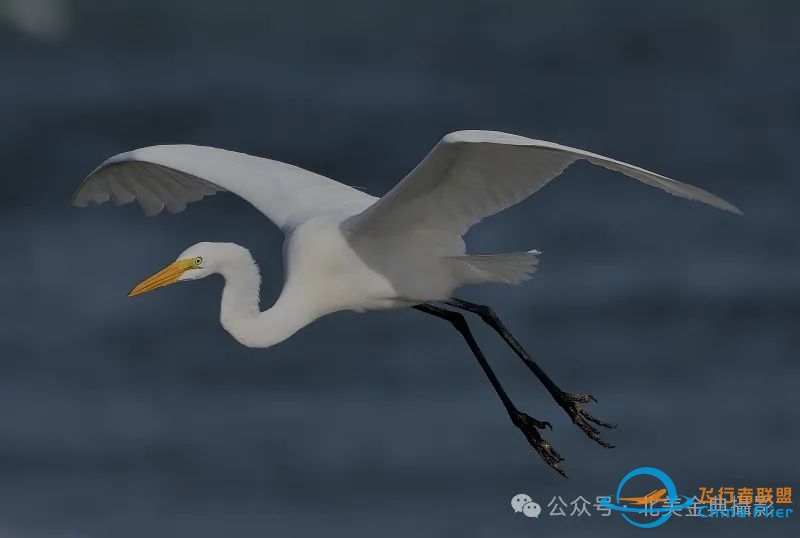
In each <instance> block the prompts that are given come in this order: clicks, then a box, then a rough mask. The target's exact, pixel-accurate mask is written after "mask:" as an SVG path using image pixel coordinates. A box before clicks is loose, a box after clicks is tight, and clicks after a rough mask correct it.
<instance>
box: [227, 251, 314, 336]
mask: <svg viewBox="0 0 800 538" xmlns="http://www.w3.org/2000/svg"><path fill="white" fill-rule="evenodd" d="M220 273H221V274H222V277H223V278H224V279H225V287H224V288H223V290H222V304H221V307H220V323H222V326H223V327H224V328H225V330H226V331H228V332H229V333H230V334H231V335H232V336H233V337H234V338H236V340H238V341H239V342H240V343H241V344H243V345H245V346H248V347H270V346H273V345H275V344H278V343H280V342H282V341H284V340H286V339H287V338H289V337H290V336H291V335H293V334H294V333H295V332H297V331H298V330H299V329H301V328H302V327H303V326H305V325H307V324H308V323H310V322H311V321H313V317H312V316H310V315H309V314H308V313H307V311H306V309H305V308H304V307H303V304H302V303H301V302H299V301H297V300H296V299H295V298H294V297H293V296H292V295H291V294H289V293H287V290H286V288H285V287H284V291H283V292H282V293H281V296H280V297H279V298H278V300H277V301H276V302H275V304H274V305H273V306H272V308H269V309H268V310H265V311H264V312H261V311H260V310H259V290H260V288H261V276H260V274H259V271H258V266H257V265H256V262H255V261H254V260H253V258H252V256H250V254H249V253H247V254H246V255H243V256H242V257H241V258H239V259H236V260H234V261H232V262H230V263H229V264H227V265H226V267H224V268H223V269H221V270H220Z"/></svg>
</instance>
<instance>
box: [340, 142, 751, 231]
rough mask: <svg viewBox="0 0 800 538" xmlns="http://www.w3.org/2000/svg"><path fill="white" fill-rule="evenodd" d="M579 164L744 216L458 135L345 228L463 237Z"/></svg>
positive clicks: (528, 149)
mask: <svg viewBox="0 0 800 538" xmlns="http://www.w3.org/2000/svg"><path fill="white" fill-rule="evenodd" d="M579 159H585V160H587V161H589V162H590V163H593V164H596V165H598V166H602V167H604V168H608V169H609V170H614V171H617V172H621V173H623V174H625V175H626V176H628V177H631V178H634V179H637V180H639V181H641V182H643V183H645V184H647V185H651V186H653V187H658V188H660V189H662V190H665V191H667V192H669V193H671V194H674V195H676V196H681V197H683V198H688V199H690V200H698V201H700V202H703V203H706V204H709V205H712V206H715V207H717V208H720V209H724V210H726V211H732V212H734V213H740V211H739V210H738V209H737V208H736V207H735V206H734V205H732V204H731V203H729V202H727V201H725V200H723V199H722V198H719V197H718V196H716V195H714V194H711V193H710V192H707V191H704V190H702V189H699V188H697V187H693V186H692V185H687V184H685V183H680V182H678V181H675V180H672V179H669V178H667V177H665V176H662V175H659V174H655V173H653V172H650V171H648V170H645V169H643V168H640V167H638V166H633V165H630V164H627V163H624V162H622V161H617V160H614V159H610V158H608V157H605V156H603V155H598V154H596V153H590V152H588V151H584V150H581V149H577V148H571V147H568V146H562V145H560V144H555V143H553V142H546V141H543V140H533V139H530V138H525V137H522V136H517V135H512V134H507V133H499V132H495V131H459V132H455V133H450V134H448V135H447V136H445V137H444V138H443V139H442V140H441V141H440V142H439V143H438V144H437V145H436V147H434V148H433V150H432V151H431V152H430V153H429V154H428V156H427V157H425V159H424V160H423V161H422V162H420V163H419V164H418V165H417V167H416V168H414V170H412V171H411V173H409V174H408V175H407V176H406V177H405V178H404V179H403V180H402V181H401V182H400V183H398V184H397V185H396V186H395V187H394V188H393V189H392V190H390V191H389V192H388V193H387V194H386V195H385V196H383V197H382V198H381V199H380V200H379V201H378V202H376V203H375V204H374V205H372V206H371V207H369V208H368V209H367V210H366V211H364V212H363V213H362V214H360V215H356V216H355V217H352V218H351V219H349V220H348V222H347V226H348V229H349V231H350V233H351V234H359V233H363V234H368V235H377V234H394V233H404V232H407V231H409V230H424V231H426V232H427V233H433V234H456V233H457V234H460V235H463V234H464V233H465V232H466V231H467V230H468V229H469V228H470V227H471V226H473V225H474V224H476V223H478V222H480V221H481V220H483V219H484V218H486V217H488V216H489V215H493V214H494V213H497V212H499V211H502V210H504V209H506V208H508V207H510V206H512V205H514V204H516V203H518V202H520V201H522V200H523V199H525V198H527V197H528V196H530V195H532V194H533V193H535V192H536V191H537V190H539V189H540V188H542V187H543V186H544V185H546V184H547V183H548V182H549V181H550V180H552V179H553V178H555V177H557V176H558V175H560V174H561V173H562V172H563V171H564V170H566V168H567V167H568V166H569V165H570V164H572V163H573V162H575V161H577V160H579Z"/></svg>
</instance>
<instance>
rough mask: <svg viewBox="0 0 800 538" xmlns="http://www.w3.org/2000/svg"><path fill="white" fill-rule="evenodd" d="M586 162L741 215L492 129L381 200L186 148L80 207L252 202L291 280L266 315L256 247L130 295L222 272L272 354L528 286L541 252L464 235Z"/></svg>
mask: <svg viewBox="0 0 800 538" xmlns="http://www.w3.org/2000/svg"><path fill="white" fill-rule="evenodd" d="M579 159H583V160H587V161H589V162H591V163H593V164H596V165H599V166H602V167H605V168H608V169H611V170H615V171H618V172H622V173H623V174H625V175H627V176H629V177H632V178H634V179H637V180H639V181H641V182H643V183H646V184H648V185H651V186H654V187H658V188H660V189H663V190H665V191H667V192H669V193H671V194H674V195H676V196H681V197H683V198H688V199H690V200H698V201H700V202H704V203H706V204H709V205H712V206H715V207H718V208H720V209H724V210H727V211H732V212H734V213H739V210H738V209H737V208H736V207H735V206H733V205H732V204H730V203H728V202H726V201H725V200H723V199H721V198H719V197H717V196H715V195H713V194H711V193H709V192H706V191H704V190H702V189H699V188H697V187H693V186H691V185H687V184H685V183H680V182H678V181H674V180H672V179H669V178H666V177H664V176H661V175H658V174H655V173H653V172H649V171H647V170H644V169H642V168H639V167H636V166H633V165H630V164H626V163H623V162H620V161H616V160H613V159H609V158H608V157H604V156H602V155H597V154H594V153H589V152H586V151H583V150H580V149H575V148H570V147H567V146H562V145H559V144H555V143H552V142H545V141H541V140H532V139H529V138H525V137H522V136H517V135H511V134H506V133H499V132H492V131H460V132H456V133H451V134H448V135H447V136H445V137H444V138H443V139H442V140H441V141H440V142H439V143H438V144H437V145H436V147H434V149H433V150H432V151H431V152H430V154H428V156H427V157H426V158H425V159H424V160H423V161H422V162H421V163H420V164H419V165H417V167H416V168H415V169H414V170H413V171H411V173H409V174H408V175H407V176H406V177H405V178H404V179H403V180H402V181H401V182H400V183H398V184H397V185H396V186H395V187H394V188H393V189H392V190H390V191H389V192H388V193H387V194H386V195H385V196H383V197H382V198H380V199H378V198H375V197H373V196H370V195H368V194H366V193H364V192H362V191H359V190H356V189H354V188H351V187H348V186H346V185H344V184H342V183H339V182H336V181H333V180H331V179H328V178H326V177H323V176H320V175H318V174H314V173H312V172H309V171H307V170H303V169H301V168H298V167H296V166H292V165H289V164H285V163H281V162H277V161H273V160H269V159H263V158H259V157H253V156H250V155H244V154H241V153H236V152H232V151H226V150H221V149H215V148H207V147H198V146H186V145H180V146H153V147H148V148H142V149H137V150H134V151H131V152H128V153H123V154H120V155H117V156H115V157H112V158H110V159H108V160H107V161H106V162H104V163H103V164H102V165H100V167H98V168H97V169H96V170H95V171H94V172H92V173H91V174H90V175H89V177H87V178H86V180H85V181H84V182H83V183H82V184H81V186H80V187H79V188H78V190H77V192H76V193H75V196H74V200H73V201H74V203H75V204H76V205H79V206H84V205H87V204H88V203H90V202H95V203H103V202H105V201H107V200H111V201H113V202H114V203H116V204H126V203H129V202H132V201H134V200H137V201H138V202H139V204H140V205H141V206H142V209H143V210H144V212H145V213H146V214H147V215H155V214H158V213H160V212H161V211H162V210H163V209H165V208H166V209H167V211H170V212H173V213H174V212H178V211H182V210H183V209H184V208H185V207H186V204H188V203H190V202H194V201H197V200H200V199H201V198H203V197H204V196H206V195H210V194H214V193H215V192H220V191H230V192H233V193H234V194H237V195H239V196H241V197H242V198H244V199H245V200H247V201H248V202H250V203H251V204H252V205H253V206H255V207H256V208H257V209H258V210H259V211H261V212H262V213H263V214H264V215H265V216H266V217H267V218H269V219H270V220H271V221H272V222H273V223H275V224H276V225H277V226H278V227H280V228H281V230H283V231H284V233H285V234H286V249H285V264H286V281H285V285H284V288H283V291H282V293H281V295H280V297H279V299H278V300H277V302H276V303H275V305H274V306H273V307H272V308H270V309H268V310H267V311H265V312H260V311H259V305H258V288H259V285H260V280H259V277H258V269H257V267H256V266H255V263H254V262H253V260H252V257H251V256H250V254H249V253H248V252H247V250H246V249H244V248H242V247H238V246H236V245H232V244H221V243H200V244H198V245H195V246H193V247H191V248H189V249H188V250H186V251H185V252H183V253H182V254H181V255H180V256H179V257H178V259H177V260H176V262H174V263H173V264H172V265H170V266H169V267H168V268H167V269H165V270H164V271H162V272H160V273H158V274H157V275H154V276H153V277H151V278H150V279H148V280H147V281H145V282H143V283H142V285H140V286H137V288H135V289H134V290H133V291H132V294H138V293H142V292H144V291H149V290H150V289H154V288H156V287H160V286H163V285H166V284H170V283H172V282H175V281H178V280H192V279H195V278H202V277H204V276H207V275H209V274H212V273H220V274H222V275H223V277H224V278H225V282H226V283H225V288H224V291H223V299H222V312H221V321H222V324H223V326H224V327H225V328H226V329H227V330H228V331H229V332H231V334H233V335H234V336H235V337H236V338H237V339H238V340H239V341H240V342H242V343H243V344H245V345H249V346H258V347H267V346H270V345H273V344H275V343H277V342H280V341H282V340H284V339H286V338H288V337H289V336H290V335H291V334H293V333H294V332H295V331H297V330H298V329H300V328H302V327H303V326H305V325H306V324H308V323H310V322H312V321H313V320H315V319H317V318H318V317H320V316H322V315H325V314H328V313H331V312H335V311H337V310H347V309H349V310H358V311H362V310H369V309H378V308H395V307H402V306H411V305H415V304H420V303H425V302H428V301H437V300H446V299H448V298H450V297H451V295H452V293H453V290H455V289H456V288H457V287H459V286H461V285H464V284H478V283H482V282H505V283H517V282H521V281H523V280H525V279H527V278H528V277H529V276H530V274H531V273H532V272H533V270H534V269H535V265H536V262H537V256H536V255H537V253H536V252H535V251H531V252H520V253H511V254H500V255H483V256H475V255H467V254H466V250H465V245H464V241H463V239H462V235H463V234H464V233H465V232H466V231H467V230H468V229H469V228H470V227H471V226H473V225H474V224H476V223H478V222H480V221H481V220H482V219H484V218H485V217H487V216H489V215H492V214H494V213H497V212H499V211H502V210H503V209H506V208H508V207H509V206H511V205H514V204H516V203H518V202H520V201H522V200H523V199H525V198H526V197H528V196H530V195H531V194H533V193H534V192H536V191H537V190H538V189H540V188H541V187H542V186H544V185H545V184H547V183H548V182H549V181H550V180H551V179H553V178H554V177H556V176H558V175H559V174H561V172H563V171H564V170H565V169H566V168H567V167H568V166H569V165H570V164H572V163H573V162H575V161H576V160H579ZM198 260H199V262H198V263H195V262H197V261H198ZM165 271H166V273H165Z"/></svg>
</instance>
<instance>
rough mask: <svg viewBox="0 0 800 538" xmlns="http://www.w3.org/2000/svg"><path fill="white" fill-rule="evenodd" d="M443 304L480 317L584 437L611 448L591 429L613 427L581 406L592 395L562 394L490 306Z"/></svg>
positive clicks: (589, 399) (460, 303) (465, 303)
mask: <svg viewBox="0 0 800 538" xmlns="http://www.w3.org/2000/svg"><path fill="white" fill-rule="evenodd" d="M445 304H448V305H450V306H454V307H456V308H461V309H462V310H466V311H467V312H471V313H473V314H477V315H478V316H480V318H481V319H482V320H483V321H484V322H485V323H486V324H487V325H489V326H490V327H491V328H492V329H494V330H495V332H497V334H499V335H500V336H501V337H502V338H503V340H505V341H506V343H507V344H508V345H509V346H510V347H511V349H513V350H514V353H516V354H517V356H518V357H519V358H520V359H522V361H523V362H524V363H525V365H526V366H527V367H528V368H529V369H530V370H531V371H532V372H533V373H534V374H535V375H536V377H537V378H538V379H539V381H541V382H542V384H543V385H544V386H545V388H547V391H548V392H549V393H550V395H551V396H552V397H553V399H555V401H556V403H558V405H559V406H561V408H562V409H564V411H566V412H567V414H568V415H569V417H570V418H571V419H572V422H574V423H575V424H576V425H577V426H578V427H579V428H580V429H581V430H582V431H583V432H584V433H585V434H586V435H588V436H589V437H590V438H591V439H593V440H594V441H596V442H597V443H598V444H600V445H602V446H604V447H606V448H614V445H613V444H611V443H609V442H608V441H606V440H605V439H603V438H602V437H600V432H599V430H598V429H597V428H596V427H595V426H593V424H595V425H597V426H601V427H603V428H616V424H612V423H610V422H606V421H604V420H600V419H599V418H597V417H595V416H594V415H591V414H590V413H589V412H588V411H586V409H584V408H583V406H584V405H586V404H588V403H589V402H590V401H593V402H597V400H596V399H595V398H594V396H592V395H591V394H570V393H569V392H564V391H563V390H561V389H560V388H559V387H558V385H556V384H555V383H554V382H553V380H552V379H550V376H548V375H547V374H546V373H545V372H544V370H542V369H541V367H540V366H539V365H538V364H536V362H535V361H534V360H533V358H532V357H531V356H530V354H528V352H527V351H525V348H523V347H522V345H520V343H519V342H518V341H517V339H516V338H514V335H512V334H511V332H510V331H509V330H508V329H507V328H506V326H505V325H504V324H503V322H502V321H501V320H500V318H499V317H498V316H497V314H496V313H495V311H494V310H493V309H492V308H491V307H489V306H485V305H479V304H475V303H470V302H468V301H464V300H461V299H456V298H453V299H451V300H449V301H445Z"/></svg>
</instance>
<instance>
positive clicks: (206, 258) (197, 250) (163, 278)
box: [128, 242, 250, 297]
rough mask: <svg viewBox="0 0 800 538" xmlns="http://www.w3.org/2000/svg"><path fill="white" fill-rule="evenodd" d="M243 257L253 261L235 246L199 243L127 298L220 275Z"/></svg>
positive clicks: (146, 280)
mask: <svg viewBox="0 0 800 538" xmlns="http://www.w3.org/2000/svg"><path fill="white" fill-rule="evenodd" d="M243 253H245V254H246V255H247V258H248V259H250V255H249V253H248V252H247V250H246V249H245V248H244V247H240V246H239V245H236V244H233V243H209V242H203V243H197V244H196V245H192V246H191V247H189V248H187V249H186V250H184V251H183V252H181V253H180V255H179V256H178V258H177V259H176V260H175V261H174V262H172V263H171V264H169V265H168V266H166V267H165V268H163V269H162V270H161V271H159V272H157V273H156V274H154V275H153V276H151V277H149V278H147V279H145V280H143V281H142V282H140V283H139V284H137V285H136V287H134V288H133V289H132V290H131V291H130V292H128V296H129V297H133V296H134V295H141V294H142V293H147V292H148V291H153V290H154V289H157V288H161V287H163V286H168V285H170V284H174V283H175V282H181V281H184V280H197V279H198V278H205V277H207V276H208V275H213V274H215V273H220V272H222V270H223V269H224V267H225V265H226V264H228V263H230V262H231V261H233V260H235V259H236V258H238V257H241V256H242V254H243Z"/></svg>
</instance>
